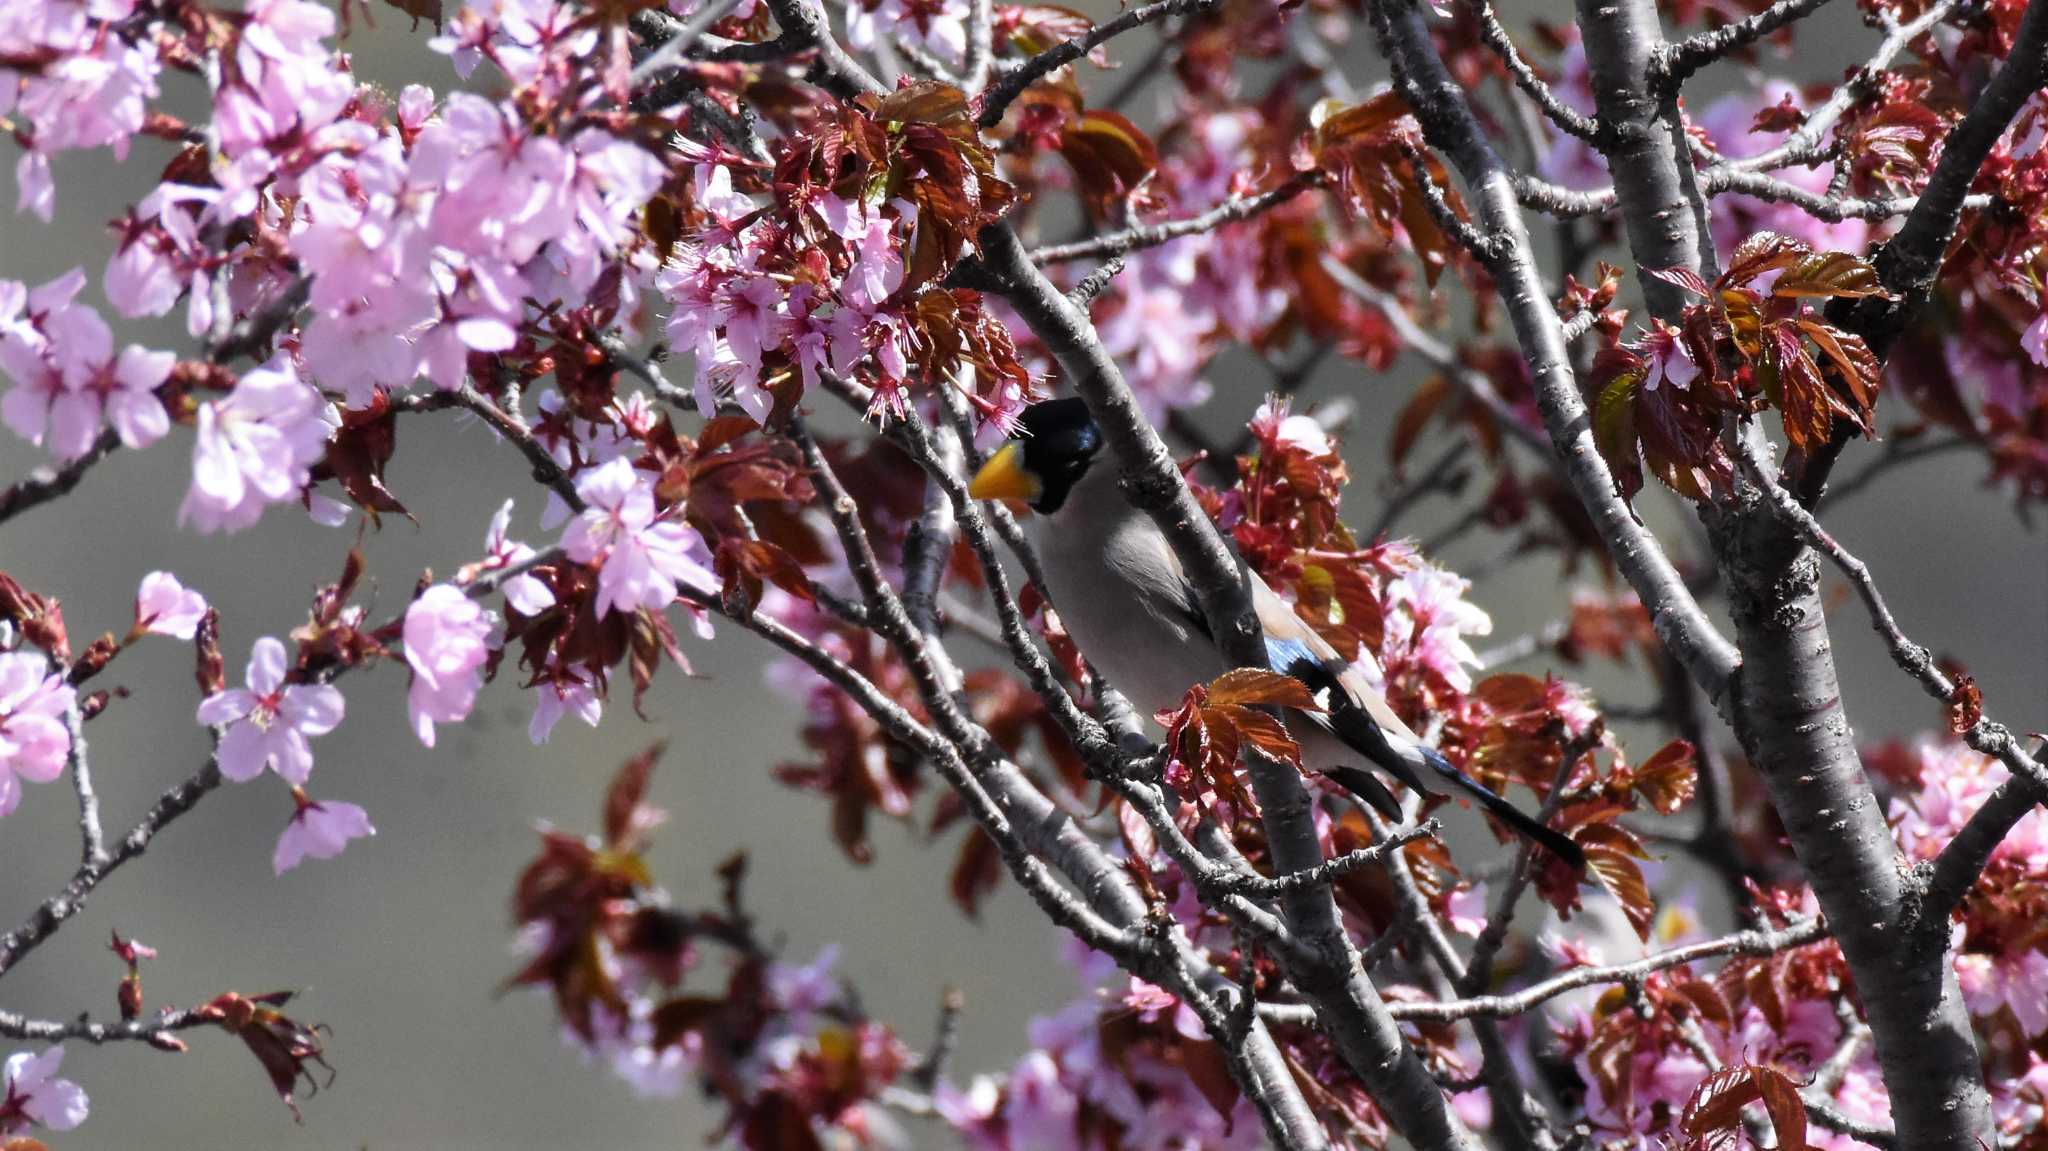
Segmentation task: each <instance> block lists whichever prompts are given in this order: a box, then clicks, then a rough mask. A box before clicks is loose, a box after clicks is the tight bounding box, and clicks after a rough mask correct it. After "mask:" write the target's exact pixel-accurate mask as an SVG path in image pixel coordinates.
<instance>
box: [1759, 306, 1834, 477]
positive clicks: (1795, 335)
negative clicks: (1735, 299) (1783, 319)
mask: <svg viewBox="0 0 2048 1151" xmlns="http://www.w3.org/2000/svg"><path fill="white" fill-rule="evenodd" d="M1769 334H1770V338H1771V340H1772V345H1771V350H1770V356H1771V366H1772V367H1774V368H1776V369H1777V371H1776V385H1777V386H1776V387H1775V388H1770V387H1768V386H1767V388H1766V390H1767V391H1774V392H1775V393H1776V394H1775V395H1773V396H1772V399H1774V400H1775V401H1777V404H1778V413H1779V415H1780V416H1782V417H1783V418H1784V421H1785V439H1786V440H1787V442H1789V443H1790V444H1791V445H1792V447H1793V448H1794V449H1795V450H1797V451H1801V452H1805V453H1808V454H1811V453H1812V452H1814V451H1815V450H1817V449H1818V448H1820V447H1821V446H1822V445H1824V444H1826V443H1827V442H1828V438H1829V436H1830V435H1831V434H1832V432H1833V430H1834V425H1835V413H1834V407H1835V405H1834V404H1833V403H1832V402H1831V400H1830V392H1829V390H1828V385H1827V381H1826V380H1823V379H1822V378H1821V375H1820V365H1818V364H1816V363H1814V362H1813V357H1812V356H1810V355H1808V354H1807V351H1806V345H1805V344H1804V343H1803V342H1801V341H1800V339H1799V330H1798V329H1797V328H1795V327H1794V326H1793V325H1791V324H1773V325H1771V327H1770V328H1769Z"/></svg>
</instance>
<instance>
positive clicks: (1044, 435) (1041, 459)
mask: <svg viewBox="0 0 2048 1151" xmlns="http://www.w3.org/2000/svg"><path fill="white" fill-rule="evenodd" d="M1101 450H1102V429H1101V428H1100V427H1098V426H1096V423H1095V417H1094V416H1091V415H1089V414H1088V405H1086V404H1084V403H1082V402H1081V401H1080V400H1079V399H1063V400H1046V401H1045V402H1043V403H1038V404H1033V405H1031V406H1030V407H1029V408H1026V409H1024V415H1023V418H1022V419H1021V420H1019V421H1018V426H1017V438H1016V439H1014V440H1012V441H1011V442H1009V443H1007V444H1004V445H1003V447H1002V449H1001V450H1000V451H998V452H996V454H995V455H993V456H990V457H989V459H988V462H987V463H985V464H983V465H982V466H981V470H980V471H979V472H976V473H975V475H974V482H973V484H972V485H970V487H969V489H968V491H969V493H970V494H971V495H973V496H974V498H975V499H980V500H986V499H1017V500H1024V501H1025V502H1027V503H1029V504H1030V505H1031V510H1033V511H1035V512H1039V513H1041V514H1045V515H1050V514H1052V513H1053V512H1056V511H1058V510H1060V506H1061V505H1063V504H1065V503H1066V502H1067V496H1068V495H1069V494H1070V493H1071V492H1072V491H1073V489H1074V485H1075V484H1077V483H1079V482H1080V481H1081V477H1082V476H1084V475H1086V474H1087V473H1088V468H1089V466H1090V465H1091V464H1093V463H1094V462H1095V457H1096V455H1097V454H1098V453H1099V452H1100V451H1101Z"/></svg>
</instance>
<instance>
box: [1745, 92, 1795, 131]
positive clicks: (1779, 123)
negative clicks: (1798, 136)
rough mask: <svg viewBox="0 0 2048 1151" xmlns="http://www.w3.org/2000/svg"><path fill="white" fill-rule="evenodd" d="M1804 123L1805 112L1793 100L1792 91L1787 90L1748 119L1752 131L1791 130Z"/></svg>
mask: <svg viewBox="0 0 2048 1151" xmlns="http://www.w3.org/2000/svg"><path fill="white" fill-rule="evenodd" d="M1804 123H1806V113H1805V111H1803V110H1802V109H1801V108H1800V107H1799V105H1798V104H1796V103H1794V102H1793V99H1792V93H1790V92H1787V93H1785V94H1784V96H1782V97H1780V98H1779V100H1778V102H1777V103H1775V104H1773V105H1771V106H1770V107H1768V108H1765V109H1763V110H1761V111H1759V112H1758V113H1757V114H1756V119H1754V120H1752V121H1750V125H1749V130H1750V131H1752V132H1773V133H1776V132H1791V131H1794V130H1796V129H1797V128H1798V127H1799V126H1800V125H1802V124H1804Z"/></svg>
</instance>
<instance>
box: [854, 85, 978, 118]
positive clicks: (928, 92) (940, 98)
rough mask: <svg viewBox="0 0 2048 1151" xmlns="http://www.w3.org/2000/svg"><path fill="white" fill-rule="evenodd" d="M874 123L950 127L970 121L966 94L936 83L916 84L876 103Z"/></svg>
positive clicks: (949, 86)
mask: <svg viewBox="0 0 2048 1151" xmlns="http://www.w3.org/2000/svg"><path fill="white" fill-rule="evenodd" d="M874 111H875V119H877V120H893V121H898V122H901V123H925V124H951V123H954V122H957V121H960V120H965V119H967V115H968V107H967V93H965V92H962V91H961V90H960V89H958V88H955V87H953V86H952V85H951V84H941V83H939V82H938V81H937V80H916V81H912V82H911V83H909V84H906V85H904V86H903V87H901V88H898V89H897V90H895V91H894V92H891V93H889V94H888V95H886V96H883V97H881V98H880V99H878V100H876V101H875V109H874Z"/></svg>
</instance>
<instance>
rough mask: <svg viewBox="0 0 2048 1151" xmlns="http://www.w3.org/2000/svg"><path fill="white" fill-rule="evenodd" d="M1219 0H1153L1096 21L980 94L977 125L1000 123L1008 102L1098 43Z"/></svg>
mask: <svg viewBox="0 0 2048 1151" xmlns="http://www.w3.org/2000/svg"><path fill="white" fill-rule="evenodd" d="M1221 2H1222V0H1153V2H1152V3H1150V4H1146V5H1143V6H1141V7H1137V8H1132V9H1130V10H1129V11H1127V12H1125V13H1124V14H1123V15H1121V16H1118V17H1117V18H1116V19H1114V20H1110V21H1108V22H1106V23H1102V24H1097V25H1096V26H1095V27H1093V28H1090V29H1089V30H1088V31H1086V32H1084V33H1082V34H1081V35H1079V36H1076V37H1074V38H1073V39H1071V40H1066V41H1062V42H1061V43H1058V44H1055V45H1053V46H1052V47H1050V48H1047V49H1046V50H1045V51H1043V52H1040V53H1039V54H1038V55H1036V56H1033V57H1032V58H1031V59H1029V60H1026V61H1025V62H1024V63H1023V64H1022V65H1020V66H1019V67H1018V68H1017V70H1016V71H1014V72H1010V73H1008V74H1006V75H1005V76H1003V78H1002V79H1000V80H998V81H996V82H995V83H994V84H992V85H990V86H989V88H988V90H987V91H986V92H984V93H982V96H981V116H980V117H979V123H980V125H981V126H982V127H983V128H993V127H995V126H996V125H997V124H1000V123H1002V122H1003V113H1004V112H1006V111H1008V110H1009V107H1010V103H1011V101H1013V100H1015V99H1016V98H1017V97H1019V96H1021V95H1023V94H1024V90H1025V89H1026V88H1029V87H1031V86H1032V85H1033V84H1036V83H1038V82H1039V81H1040V80H1042V79H1044V78H1045V77H1046V76H1048V75H1051V74H1052V73H1053V72H1056V71H1058V70H1059V69H1061V68H1064V67H1066V66H1067V65H1069V64H1071V63H1073V62H1074V61H1076V60H1079V59H1080V58H1081V57H1083V56H1086V55H1087V54H1088V53H1090V52H1093V51H1094V50H1095V48H1096V46H1097V45H1099V44H1103V43H1106V42H1108V41H1109V40H1112V39H1114V38H1116V37H1118V36H1121V35H1123V34H1124V33H1126V32H1128V31H1130V30H1131V29H1133V28H1139V27H1142V26H1144V25H1146V24H1150V23H1153V22H1155V21H1158V20H1164V19H1166V18H1168V17H1172V16H1179V15H1181V14H1182V13H1187V12H1206V11H1208V10H1209V9H1211V8H1214V7H1216V6H1217V5H1218V4H1220V3H1221Z"/></svg>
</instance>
